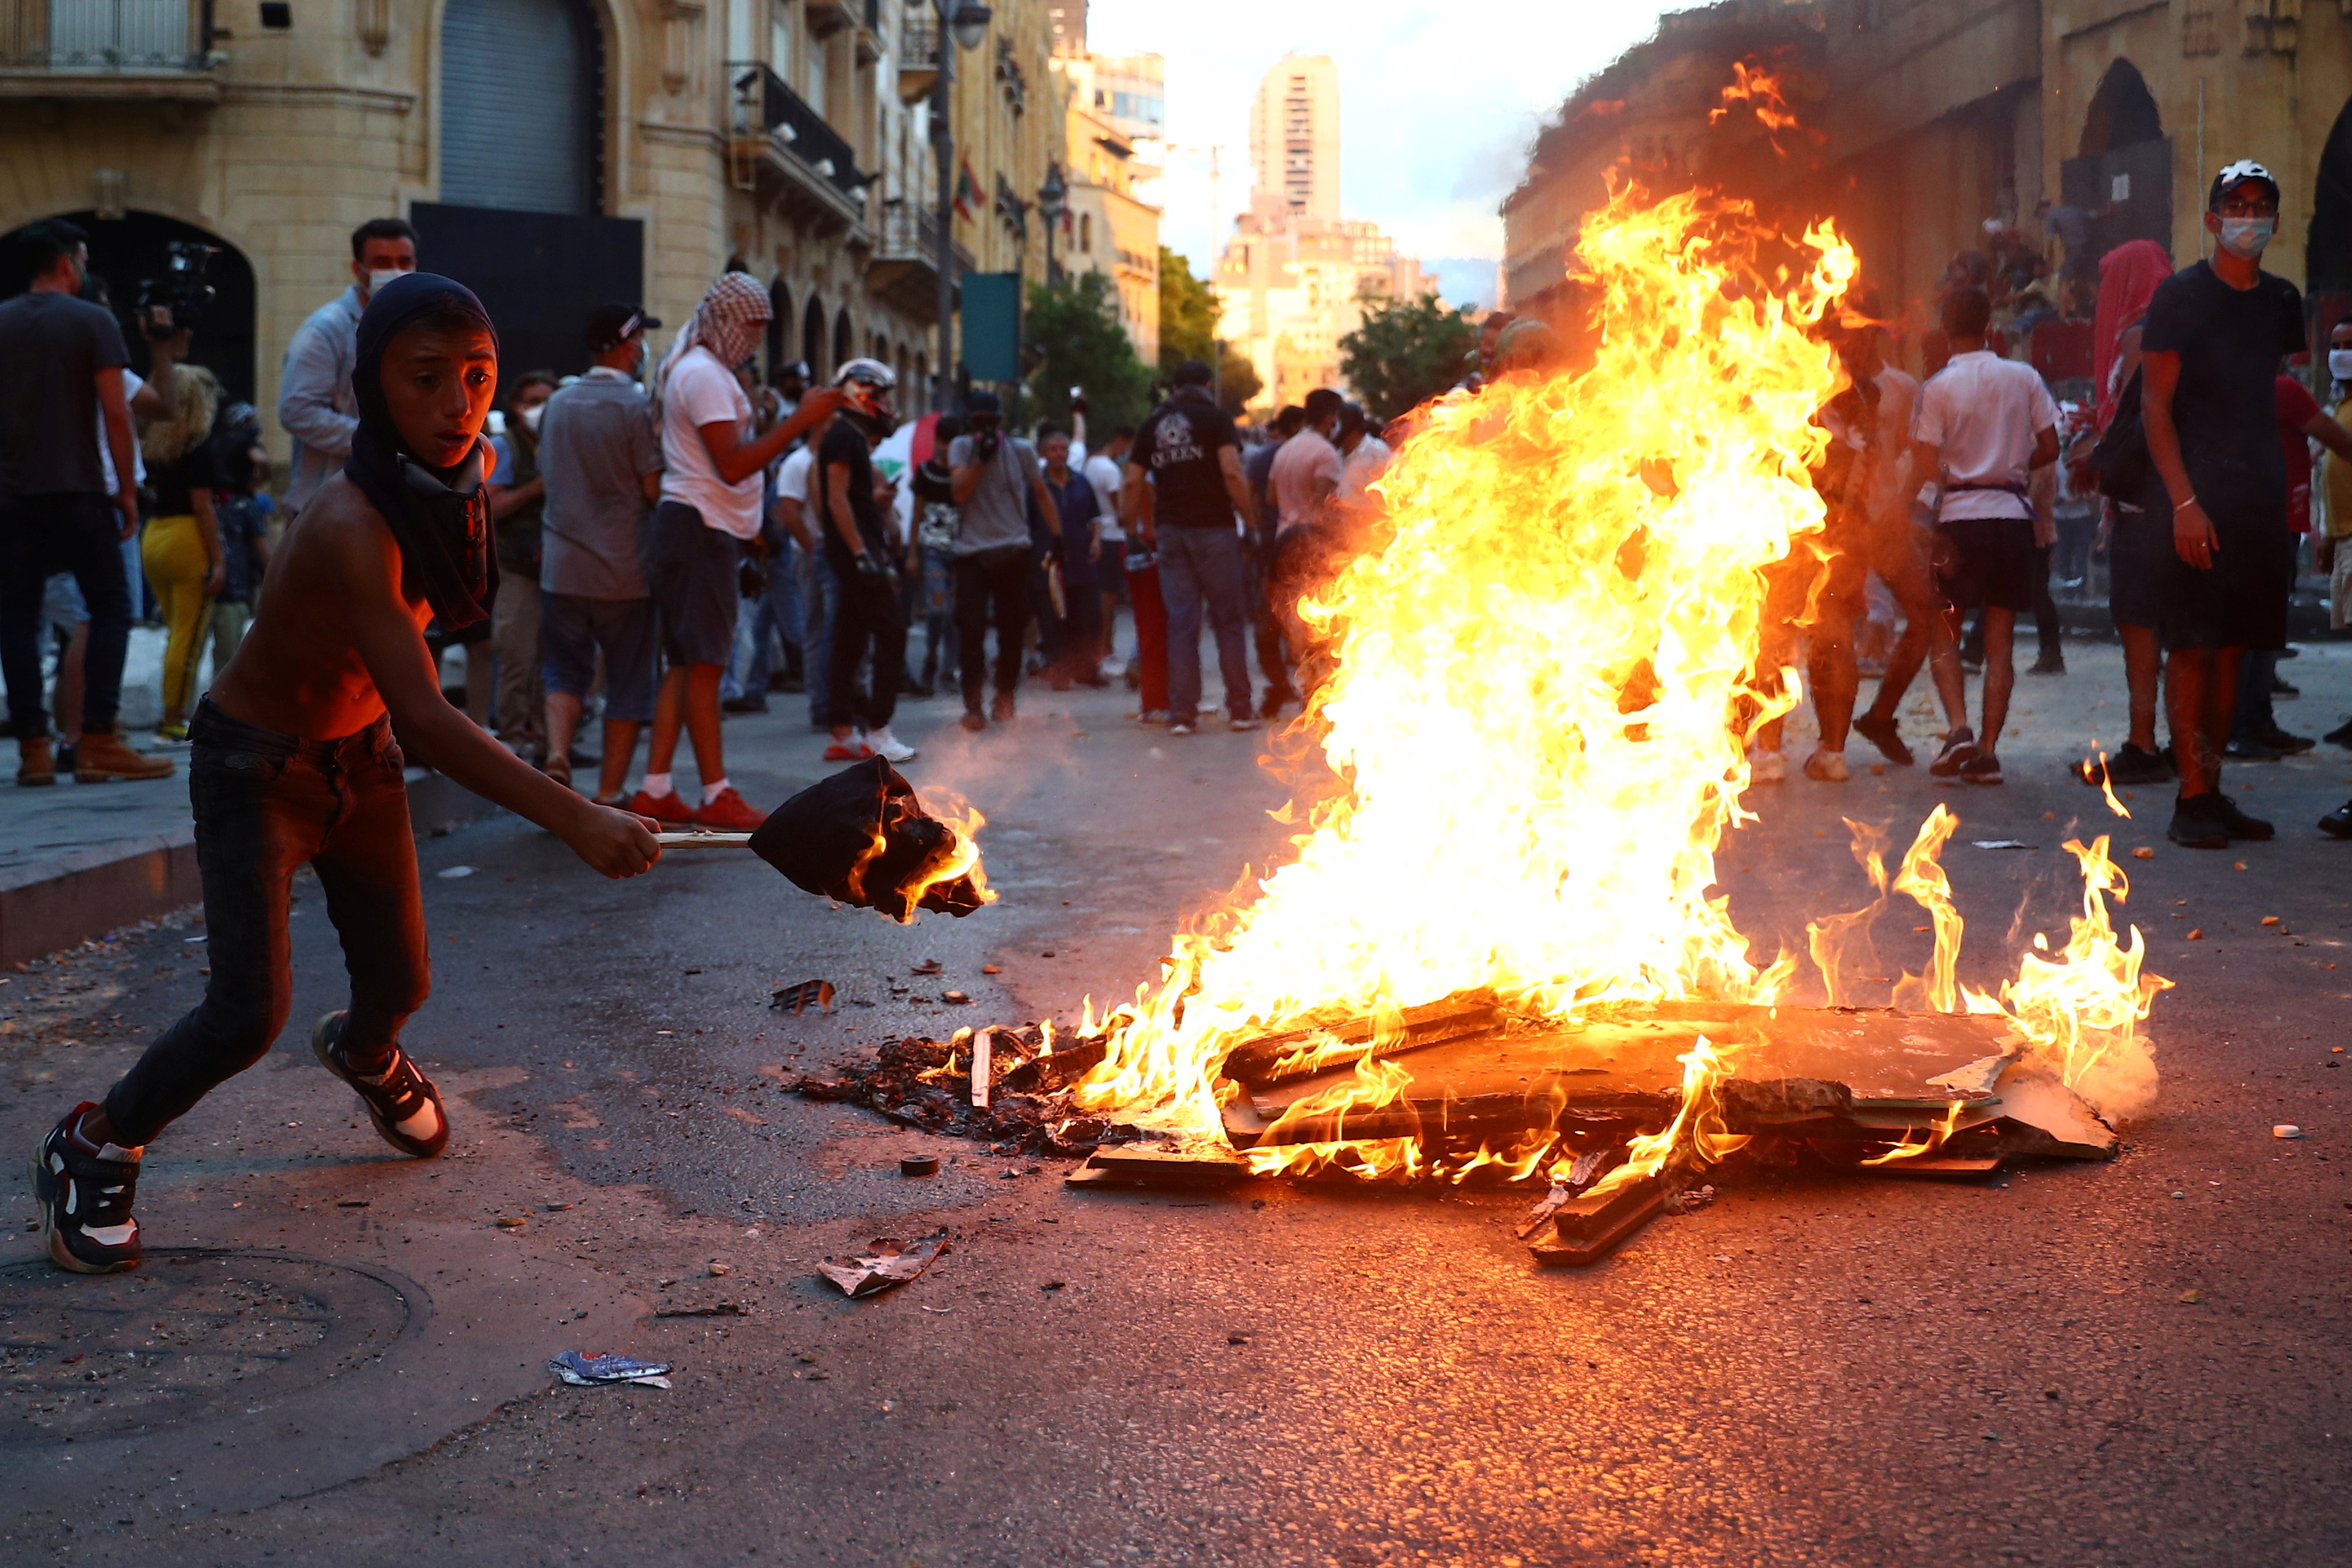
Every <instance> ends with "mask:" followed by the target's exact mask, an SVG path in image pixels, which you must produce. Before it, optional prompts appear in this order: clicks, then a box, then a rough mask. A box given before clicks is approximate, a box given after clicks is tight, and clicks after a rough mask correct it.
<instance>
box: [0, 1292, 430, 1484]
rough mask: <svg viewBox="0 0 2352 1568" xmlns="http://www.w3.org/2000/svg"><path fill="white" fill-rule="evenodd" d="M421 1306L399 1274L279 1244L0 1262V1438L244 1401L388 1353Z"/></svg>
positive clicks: (165, 1421)
mask: <svg viewBox="0 0 2352 1568" xmlns="http://www.w3.org/2000/svg"><path fill="white" fill-rule="evenodd" d="M424 1309H425V1298H424V1296H423V1293H422V1292H421V1291H419V1290H418V1289H417V1288H416V1287H415V1285H413V1284H410V1283H408V1282H407V1281H405V1280H401V1279H398V1278H397V1277H396V1276H390V1275H387V1276H385V1277H383V1278H379V1277H377V1276H376V1275H373V1274H368V1273H363V1272H362V1271H360V1270H358V1269H356V1268H346V1267H343V1266H341V1265H338V1264H333V1263H324V1262H320V1260H318V1259H317V1258H295V1257H290V1256H288V1255H286V1254H283V1253H267V1252H226V1251H215V1250H209V1249H194V1250H183V1251H177V1252H167V1253H150V1254H148V1256H147V1261H146V1263H145V1264H144V1266H142V1268H137V1269H134V1270H133V1271H131V1273H128V1274H111V1275H105V1276H100V1277H96V1278H92V1277H89V1276H80V1275H70V1274H61V1273H59V1272H58V1271H57V1270H55V1269H53V1268H50V1267H49V1265H48V1263H47V1261H46V1260H39V1261H28V1262H22V1263H14V1264H8V1265H5V1266H0V1389H4V1390H5V1394H4V1395H0V1444H19V1443H53V1442H55V1441H57V1440H58V1439H59V1438H61V1437H80V1438H90V1437H105V1436H118V1435H121V1434H125V1433H130V1432H136V1431H139V1430H142V1429H150V1430H152V1428H154V1427H157V1426H176V1425H180V1424H182V1423H185V1422H190V1421H197V1420H202V1419H204V1418H205V1417H206V1416H210V1415H226V1414H230V1413H232V1412H241V1411H243V1410H245V1409H247V1408H249V1407H251V1406H253V1405H257V1404H259V1403H261V1402H262V1401H265V1400H272V1399H277V1398H281V1397H283V1396H284V1395H286V1394H292V1393H294V1392H296V1391H297V1390H299V1389H304V1388H309V1387H310V1386H312V1385H314V1384H319V1383H322V1382H324V1381H325V1380H327V1379H328V1378H331V1377H333V1376H335V1375H336V1374H337V1373H341V1372H344V1371H346V1370H348V1369H350V1368H352V1367H354V1366H356V1365H358V1364H359V1363H362V1362H363V1361H368V1360H372V1359H373V1358H375V1357H377V1356H380V1355H382V1354H383V1352H385V1351H386V1350H388V1349H390V1348H391V1346H392V1345H393V1343H394V1342H395V1341H397V1340H398V1339H399V1338H400V1336H401V1334H402V1332H403V1331H404V1330H405V1329H406V1328H408V1326H409V1325H410V1323H411V1322H412V1321H417V1320H419V1319H421V1317H422V1315H423V1312H424Z"/></svg>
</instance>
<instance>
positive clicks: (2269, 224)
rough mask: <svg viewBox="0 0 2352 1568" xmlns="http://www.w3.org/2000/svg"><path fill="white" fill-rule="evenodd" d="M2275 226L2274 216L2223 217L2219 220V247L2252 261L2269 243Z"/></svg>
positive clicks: (2276, 220) (2276, 221)
mask: <svg viewBox="0 0 2352 1568" xmlns="http://www.w3.org/2000/svg"><path fill="white" fill-rule="evenodd" d="M2277 227H2278V219H2276V218H2270V217H2225V218H2223V219H2222V220H2221V248H2222V249H2224V250H2226V251H2228V252H2229V253H2230V254H2231V255H2232V256H2237V257H2242V258H2245V259H2246V260H2248V261H2252V259H2253V258H2255V257H2257V256H2260V255H2261V254H2262V253H2263V250H2264V249H2265V248H2266V247H2268V246H2269V245H2270V242H2271V235H2272V233H2273V231H2275V230H2276V229H2277Z"/></svg>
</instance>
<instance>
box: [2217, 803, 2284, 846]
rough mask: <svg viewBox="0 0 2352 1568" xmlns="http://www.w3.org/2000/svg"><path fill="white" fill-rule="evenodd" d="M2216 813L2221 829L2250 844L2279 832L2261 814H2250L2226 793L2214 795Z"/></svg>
mask: <svg viewBox="0 0 2352 1568" xmlns="http://www.w3.org/2000/svg"><path fill="white" fill-rule="evenodd" d="M2212 799H2213V800H2214V802H2215V805H2214V807H2213V812H2214V815H2215V816H2218V817H2220V818H2221V831H2222V832H2224V833H2226V834H2228V835H2229V836H2230V837H2232V838H2242V839H2244V840H2246V841H2247V842H2248V843H2250V844H2261V843H2263V842H2264V841H2266V840H2268V839H2270V838H2272V837H2275V836H2276V835H2277V833H2278V829H2277V828H2275V827H2273V826H2271V825H2270V824H2269V823H2267V822H2264V821H2263V819H2262V818H2261V817H2259V816H2247V815H2246V814H2245V813H2244V812H2242V811H2240V810H2239V809H2238V803H2237V802H2236V801H2234V800H2231V798H2230V797H2229V796H2228V795H2214V796H2213V797H2212Z"/></svg>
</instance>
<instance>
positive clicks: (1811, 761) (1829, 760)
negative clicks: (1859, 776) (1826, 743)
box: [1805, 752, 1853, 784]
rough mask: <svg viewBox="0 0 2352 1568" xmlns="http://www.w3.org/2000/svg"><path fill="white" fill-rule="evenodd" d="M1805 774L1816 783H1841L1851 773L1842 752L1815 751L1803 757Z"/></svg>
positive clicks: (1849, 776) (1851, 774) (1848, 777)
mask: <svg viewBox="0 0 2352 1568" xmlns="http://www.w3.org/2000/svg"><path fill="white" fill-rule="evenodd" d="M1805 776H1806V777H1807V778H1809V779H1811V780H1813V781H1814V782H1815V783H1817V784H1843V783H1845V782H1846V780H1848V779H1850V778H1852V777H1853V771H1852V770H1851V769H1849V768H1848V767H1847V766H1846V765H1845V753H1844V752H1814V753H1813V754H1812V755H1811V756H1810V757H1807V758H1806V759H1805Z"/></svg>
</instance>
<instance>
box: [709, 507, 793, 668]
mask: <svg viewBox="0 0 2352 1568" xmlns="http://www.w3.org/2000/svg"><path fill="white" fill-rule="evenodd" d="M800 555H801V551H800V549H799V547H798V546H796V545H794V544H793V542H792V540H791V538H790V537H786V538H784V540H783V544H782V550H781V552H779V553H777V554H774V555H771V556H770V557H769V558H768V591H767V592H766V593H764V594H762V595H760V602H759V604H758V605H757V606H756V607H755V608H754V609H753V610H752V612H751V631H750V634H749V636H750V637H751V654H750V656H749V657H748V658H745V657H743V656H742V655H741V653H740V649H739V650H738V657H737V658H736V661H735V665H730V667H729V668H728V670H727V675H726V678H725V679H722V680H720V681H719V696H721V697H723V698H733V697H756V698H758V699H759V700H760V706H761V710H763V711H764V710H766V708H767V705H768V673H769V671H770V670H772V668H775V657H776V652H775V650H776V641H775V639H776V638H777V637H780V636H781V637H782V638H783V639H784V641H785V642H787V643H789V644H791V645H792V646H793V647H796V648H803V649H805V647H806V644H805V643H804V642H803V639H802V634H801V621H802V606H801V577H800ZM737 666H740V667H741V673H740V675H739V674H738V673H737V672H736V667H737Z"/></svg>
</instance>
